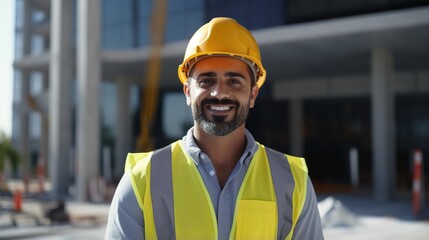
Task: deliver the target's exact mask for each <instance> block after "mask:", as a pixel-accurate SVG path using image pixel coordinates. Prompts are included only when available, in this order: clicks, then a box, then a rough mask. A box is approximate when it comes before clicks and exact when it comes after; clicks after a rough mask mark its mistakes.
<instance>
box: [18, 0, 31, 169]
mask: <svg viewBox="0 0 429 240" xmlns="http://www.w3.org/2000/svg"><path fill="white" fill-rule="evenodd" d="M23 4H24V10H23V11H24V12H23V18H24V19H23V28H22V56H21V57H22V58H25V57H28V56H29V55H30V53H31V31H32V27H31V26H32V23H31V8H32V6H31V1H24V2H23ZM30 74H31V72H29V71H26V70H22V71H21V79H20V80H21V108H20V117H19V119H20V123H19V125H20V134H19V152H20V157H21V163H20V165H19V173H18V174H19V176H20V177H24V176H28V175H29V174H30V138H29V118H30V117H29V111H30V110H29V107H28V103H27V95H28V94H30V92H29V87H30Z"/></svg>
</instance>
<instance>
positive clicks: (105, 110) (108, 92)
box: [100, 81, 117, 132]
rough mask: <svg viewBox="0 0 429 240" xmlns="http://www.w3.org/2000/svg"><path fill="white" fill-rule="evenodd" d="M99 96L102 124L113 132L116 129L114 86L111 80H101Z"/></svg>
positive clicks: (115, 95)
mask: <svg viewBox="0 0 429 240" xmlns="http://www.w3.org/2000/svg"><path fill="white" fill-rule="evenodd" d="M100 97H101V122H102V126H103V127H107V128H109V129H111V130H112V131H113V132H114V131H115V129H116V126H115V125H116V107H115V106H116V105H117V104H116V102H117V100H116V98H117V94H116V86H115V85H114V84H113V83H111V82H106V81H104V82H102V84H101V92H100ZM112 106H113V107H112Z"/></svg>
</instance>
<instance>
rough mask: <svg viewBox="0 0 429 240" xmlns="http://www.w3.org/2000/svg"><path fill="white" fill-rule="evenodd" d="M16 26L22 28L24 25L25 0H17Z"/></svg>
mask: <svg viewBox="0 0 429 240" xmlns="http://www.w3.org/2000/svg"><path fill="white" fill-rule="evenodd" d="M15 14H16V15H15V26H16V29H20V28H22V27H23V26H24V1H23V0H16V5H15Z"/></svg>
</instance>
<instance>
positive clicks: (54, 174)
mask: <svg viewBox="0 0 429 240" xmlns="http://www.w3.org/2000/svg"><path fill="white" fill-rule="evenodd" d="M72 7H73V6H72V0H57V1H52V3H51V14H52V15H51V50H50V54H51V58H50V70H49V79H50V84H49V85H50V98H49V119H50V120H49V134H50V135H49V158H48V159H49V178H50V180H51V184H52V193H53V194H54V195H60V196H64V195H67V194H68V188H69V186H70V183H71V182H70V181H71V176H70V174H69V169H68V166H69V162H70V159H69V150H70V147H71V128H72V126H71V89H72V84H71V80H72V74H73V72H72V66H73V63H72V48H71V46H72V43H71V34H72V9H73V8H72Z"/></svg>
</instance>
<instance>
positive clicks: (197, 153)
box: [182, 127, 258, 166]
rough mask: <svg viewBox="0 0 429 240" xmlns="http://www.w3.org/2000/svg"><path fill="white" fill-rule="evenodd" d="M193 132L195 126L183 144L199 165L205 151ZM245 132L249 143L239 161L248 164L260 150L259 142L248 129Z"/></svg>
mask: <svg viewBox="0 0 429 240" xmlns="http://www.w3.org/2000/svg"><path fill="white" fill-rule="evenodd" d="M193 133H194V128H193V127H192V128H190V129H189V130H188V132H187V134H186V135H185V136H184V137H183V138H182V141H183V146H184V147H185V151H186V152H187V153H188V155H189V156H190V157H191V158H192V160H193V161H194V162H195V164H196V165H197V166H198V164H199V163H200V158H201V155H202V154H205V153H204V152H203V151H202V150H201V149H200V148H199V147H198V145H197V143H196V142H195V139H194V134H193ZM244 134H245V135H246V140H247V145H246V148H245V149H244V152H243V154H242V155H241V157H240V160H239V161H240V163H241V164H248V163H249V161H250V160H251V159H252V157H253V155H254V154H255V152H256V151H257V150H258V144H256V141H255V139H254V138H253V136H252V134H251V133H250V132H249V131H248V130H247V129H245V130H244Z"/></svg>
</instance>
